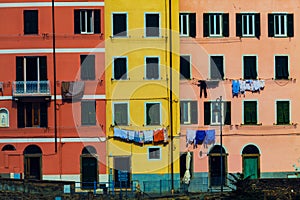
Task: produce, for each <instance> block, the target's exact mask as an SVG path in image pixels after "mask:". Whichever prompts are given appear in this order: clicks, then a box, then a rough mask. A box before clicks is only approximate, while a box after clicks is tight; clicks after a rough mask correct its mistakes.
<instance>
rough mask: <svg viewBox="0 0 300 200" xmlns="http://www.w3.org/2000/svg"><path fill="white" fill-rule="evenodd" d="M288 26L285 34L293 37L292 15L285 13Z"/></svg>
mask: <svg viewBox="0 0 300 200" xmlns="http://www.w3.org/2000/svg"><path fill="white" fill-rule="evenodd" d="M287 21H288V27H287V30H288V31H287V36H288V37H294V15H293V14H288V15H287Z"/></svg>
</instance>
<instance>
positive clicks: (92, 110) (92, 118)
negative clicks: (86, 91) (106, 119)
mask: <svg viewBox="0 0 300 200" xmlns="http://www.w3.org/2000/svg"><path fill="white" fill-rule="evenodd" d="M88 105H89V109H88V110H89V113H88V114H89V115H88V116H89V125H96V102H95V101H89V102H88Z"/></svg>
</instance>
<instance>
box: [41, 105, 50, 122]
mask: <svg viewBox="0 0 300 200" xmlns="http://www.w3.org/2000/svg"><path fill="white" fill-rule="evenodd" d="M40 116H41V124H40V126H41V127H48V105H47V103H40Z"/></svg>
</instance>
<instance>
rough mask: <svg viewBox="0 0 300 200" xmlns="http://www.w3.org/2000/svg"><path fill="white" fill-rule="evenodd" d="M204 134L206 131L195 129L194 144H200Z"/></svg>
mask: <svg viewBox="0 0 300 200" xmlns="http://www.w3.org/2000/svg"><path fill="white" fill-rule="evenodd" d="M205 136H206V132H205V131H204V130H197V131H196V139H195V140H196V144H202V143H203V141H204V139H205Z"/></svg>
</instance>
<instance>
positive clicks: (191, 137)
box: [186, 129, 216, 148]
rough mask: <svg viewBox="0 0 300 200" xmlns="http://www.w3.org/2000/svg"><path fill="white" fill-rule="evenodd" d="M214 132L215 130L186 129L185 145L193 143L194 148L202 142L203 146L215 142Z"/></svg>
mask: <svg viewBox="0 0 300 200" xmlns="http://www.w3.org/2000/svg"><path fill="white" fill-rule="evenodd" d="M215 138H216V133H215V130H190V129H188V130H186V147H188V146H189V145H193V147H194V148H197V147H198V144H200V145H201V144H204V146H205V147H207V145H210V144H214V143H215Z"/></svg>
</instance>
